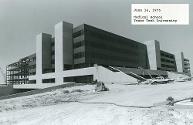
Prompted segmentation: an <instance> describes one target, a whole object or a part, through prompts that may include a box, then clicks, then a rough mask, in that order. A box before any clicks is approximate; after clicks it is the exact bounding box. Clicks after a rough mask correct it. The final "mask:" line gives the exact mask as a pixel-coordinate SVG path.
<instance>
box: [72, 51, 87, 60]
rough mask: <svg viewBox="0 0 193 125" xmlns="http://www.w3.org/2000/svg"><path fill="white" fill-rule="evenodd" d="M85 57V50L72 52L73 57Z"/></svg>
mask: <svg viewBox="0 0 193 125" xmlns="http://www.w3.org/2000/svg"><path fill="white" fill-rule="evenodd" d="M82 57H85V52H79V53H75V54H74V59H78V58H82Z"/></svg>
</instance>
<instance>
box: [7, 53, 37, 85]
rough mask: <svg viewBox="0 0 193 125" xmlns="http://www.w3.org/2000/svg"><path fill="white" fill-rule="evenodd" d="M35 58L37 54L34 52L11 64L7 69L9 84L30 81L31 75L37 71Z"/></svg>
mask: <svg viewBox="0 0 193 125" xmlns="http://www.w3.org/2000/svg"><path fill="white" fill-rule="evenodd" d="M35 60H36V57H35V54H32V55H29V56H27V57H24V58H22V59H20V60H19V61H17V62H14V63H12V64H9V65H8V66H7V69H6V80H7V81H6V82H7V83H8V84H27V83H29V75H35V73H36V66H35V64H36V63H35Z"/></svg>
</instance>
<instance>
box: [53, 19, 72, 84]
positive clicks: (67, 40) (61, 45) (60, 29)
mask: <svg viewBox="0 0 193 125" xmlns="http://www.w3.org/2000/svg"><path fill="white" fill-rule="evenodd" d="M72 32H73V25H72V24H71V23H67V22H60V23H58V24H56V25H55V72H56V73H57V74H59V73H61V72H62V71H63V70H66V69H69V67H70V66H72V64H73V49H72ZM62 81H63V78H61V77H57V78H56V82H58V83H61V82H62Z"/></svg>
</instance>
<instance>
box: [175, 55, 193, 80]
mask: <svg viewBox="0 0 193 125" xmlns="http://www.w3.org/2000/svg"><path fill="white" fill-rule="evenodd" d="M176 60H177V61H176V63H177V70H178V72H183V73H185V74H187V75H189V76H190V75H191V71H190V63H189V60H188V59H187V58H185V57H184V54H183V52H181V53H178V54H176Z"/></svg>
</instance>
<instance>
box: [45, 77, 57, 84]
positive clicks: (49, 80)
mask: <svg viewBox="0 0 193 125" xmlns="http://www.w3.org/2000/svg"><path fill="white" fill-rule="evenodd" d="M42 83H55V78H51V79H43V80H42Z"/></svg>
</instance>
